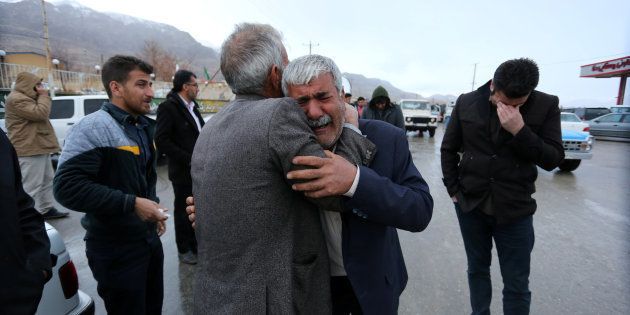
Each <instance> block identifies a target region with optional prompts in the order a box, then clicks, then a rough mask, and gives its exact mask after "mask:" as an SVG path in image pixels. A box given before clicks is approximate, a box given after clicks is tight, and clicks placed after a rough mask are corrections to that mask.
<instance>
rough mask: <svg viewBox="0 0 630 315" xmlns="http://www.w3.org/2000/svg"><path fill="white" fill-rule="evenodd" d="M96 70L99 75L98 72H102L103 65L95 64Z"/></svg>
mask: <svg viewBox="0 0 630 315" xmlns="http://www.w3.org/2000/svg"><path fill="white" fill-rule="evenodd" d="M94 70H96V74H97V75H98V74H101V66H99V65H95V66H94Z"/></svg>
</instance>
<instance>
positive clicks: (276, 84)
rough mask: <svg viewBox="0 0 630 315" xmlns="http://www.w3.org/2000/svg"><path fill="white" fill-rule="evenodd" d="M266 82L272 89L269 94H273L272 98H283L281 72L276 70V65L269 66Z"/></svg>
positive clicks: (278, 69)
mask: <svg viewBox="0 0 630 315" xmlns="http://www.w3.org/2000/svg"><path fill="white" fill-rule="evenodd" d="M268 82H269V84H270V87H271V89H272V91H270V92H271V93H273V94H274V96H273V97H282V96H284V94H283V93H282V71H281V70H280V68H278V66H277V65H273V66H271V71H270V72H269V81H268Z"/></svg>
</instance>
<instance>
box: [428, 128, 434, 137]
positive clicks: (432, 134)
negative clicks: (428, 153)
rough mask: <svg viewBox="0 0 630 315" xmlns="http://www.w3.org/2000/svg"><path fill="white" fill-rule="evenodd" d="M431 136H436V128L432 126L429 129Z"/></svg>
mask: <svg viewBox="0 0 630 315" xmlns="http://www.w3.org/2000/svg"><path fill="white" fill-rule="evenodd" d="M429 136H430V137H431V138H433V136H435V128H431V129H429Z"/></svg>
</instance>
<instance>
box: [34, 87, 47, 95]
mask: <svg viewBox="0 0 630 315" xmlns="http://www.w3.org/2000/svg"><path fill="white" fill-rule="evenodd" d="M35 92H37V94H39V95H48V90H47V89H46V88H45V87H44V85H43V84H38V85H36V86H35Z"/></svg>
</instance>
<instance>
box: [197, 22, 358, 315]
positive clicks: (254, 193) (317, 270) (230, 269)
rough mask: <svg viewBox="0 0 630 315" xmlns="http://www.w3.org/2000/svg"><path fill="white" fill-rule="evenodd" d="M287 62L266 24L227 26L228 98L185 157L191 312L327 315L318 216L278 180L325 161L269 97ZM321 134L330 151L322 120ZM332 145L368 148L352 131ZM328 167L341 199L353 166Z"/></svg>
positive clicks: (300, 125)
mask: <svg viewBox="0 0 630 315" xmlns="http://www.w3.org/2000/svg"><path fill="white" fill-rule="evenodd" d="M287 63H288V58H287V54H286V50H285V48H284V46H283V44H282V39H281V36H280V34H279V33H278V31H276V30H275V29H273V28H272V27H271V26H269V25H261V24H248V23H245V24H240V25H237V27H236V30H235V31H234V32H233V33H232V34H231V35H230V36H229V37H228V38H227V39H226V41H225V42H224V44H223V47H222V52H221V71H222V73H223V75H224V76H225V79H226V81H227V82H228V84H229V85H230V87H231V88H232V90H233V92H234V93H235V94H236V100H234V101H233V102H231V103H230V104H228V105H227V106H226V107H225V108H223V109H222V110H221V112H219V113H218V114H217V115H215V116H214V117H213V118H212V119H211V120H210V121H209V122H208V123H207V124H206V126H205V127H204V129H203V130H202V132H201V134H200V136H199V138H198V140H197V144H196V146H195V150H194V152H193V158H192V169H191V173H192V178H193V194H194V195H195V202H196V207H197V209H198V210H197V220H196V226H197V228H196V233H197V239H198V242H199V243H198V255H199V265H198V268H199V269H198V271H197V274H198V278H197V281H196V284H195V289H194V296H195V313H199V314H205V313H265V312H266V313H281V314H286V313H322V314H327V313H330V310H331V301H330V288H329V281H330V279H329V275H330V274H329V266H328V255H327V251H326V244H325V239H324V235H323V232H322V228H321V223H320V218H319V213H318V211H317V207H316V206H315V205H314V204H312V203H310V202H309V201H307V199H305V198H304V196H303V194H301V193H297V192H295V191H293V190H292V189H291V184H292V182H290V181H288V180H287V179H286V174H287V173H288V172H289V171H290V170H292V169H295V166H294V165H293V164H292V163H291V161H292V159H293V157H295V156H297V155H306V156H310V155H315V156H319V157H324V156H325V154H324V151H323V150H322V146H320V145H319V143H318V141H317V140H318V139H317V137H316V136H315V135H314V134H313V130H312V128H311V125H313V124H317V122H311V123H310V124H309V121H308V120H307V118H306V116H305V115H304V112H303V111H302V110H301V109H300V107H299V106H298V105H297V104H296V103H295V101H294V100H293V99H290V98H275V99H273V97H281V96H282V89H281V79H282V71H283V69H284V67H285V66H286V64H287ZM319 123H321V122H319ZM329 127H330V128H332V129H334V132H333V134H334V137H333V138H334V139H332V140H333V141H332V142H331V143H334V142H336V141H337V139H338V138H339V137H340V136H341V134H342V132H341V129H342V128H341V127H340V126H338V125H335V126H331V122H330V121H328V122H324V123H323V124H321V125H320V128H319V129H326V130H329ZM342 137H343V138H342V139H344V141H346V143H348V144H349V145H352V144H353V143H356V144H359V145H360V144H361V143H366V145H367V143H368V142H367V140H365V138H364V137H362V136H361V135H359V134H358V133H354V132H347V133H344V134H343V136H342ZM359 147H360V146H359ZM336 161H340V160H339V159H337V160H336ZM344 161H345V160H344ZM342 162H343V161H342ZM335 165H337V166H339V165H341V167H340V169H337V170H336V173H337V174H343V175H342V176H340V177H341V180H339V181H337V182H336V183H335V185H333V186H330V187H329V189H330V190H331V192H332V195H341V194H343V193H344V192H347V191H348V190H349V189H350V187H351V185H352V183H353V180H354V178H355V175H356V170H357V168H356V166H354V165H352V164H350V163H348V162H347V161H345V163H338V164H335ZM318 201H321V200H318ZM337 204H338V210H341V207H340V206H341V204H340V203H339V202H338V203H337ZM327 205H330V203H327Z"/></svg>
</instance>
